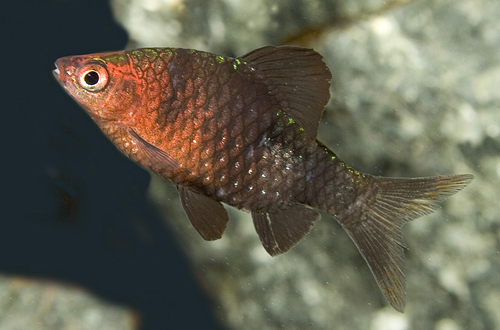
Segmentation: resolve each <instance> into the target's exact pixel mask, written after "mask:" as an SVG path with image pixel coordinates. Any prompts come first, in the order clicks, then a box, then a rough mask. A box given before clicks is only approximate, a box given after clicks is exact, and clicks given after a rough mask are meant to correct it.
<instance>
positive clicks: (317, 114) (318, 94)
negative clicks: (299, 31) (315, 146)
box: [240, 46, 332, 139]
mask: <svg viewBox="0 0 500 330" xmlns="http://www.w3.org/2000/svg"><path fill="white" fill-rule="evenodd" d="M240 58H241V59H242V60H244V61H247V62H251V63H252V64H253V65H255V66H256V67H257V68H258V69H259V70H260V71H261V72H263V73H264V74H265V75H266V77H267V78H268V79H269V80H271V81H272V83H273V85H274V86H276V87H277V88H278V90H279V91H280V92H281V94H282V95H283V96H284V98H285V100H286V101H287V102H288V107H287V108H285V109H283V110H284V111H285V112H287V114H288V115H289V116H290V117H292V118H293V119H294V120H295V121H296V122H297V124H299V125H300V126H301V127H302V128H303V129H304V131H305V132H306V133H307V135H309V137H310V138H311V139H316V135H317V132H318V124H319V120H320V119H321V115H322V114H323V109H324V107H325V105H326V103H328V100H329V99H330V80H331V79H332V74H331V73H330V70H329V69H328V67H327V66H326V64H325V63H324V62H323V60H322V56H321V55H320V54H318V53H317V52H315V51H314V50H312V49H308V48H301V47H294V46H278V47H277V46H265V47H262V48H258V49H255V50H253V51H251V52H249V53H247V54H245V55H243V56H241V57H240Z"/></svg>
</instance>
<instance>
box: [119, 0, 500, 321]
mask: <svg viewBox="0 0 500 330" xmlns="http://www.w3.org/2000/svg"><path fill="white" fill-rule="evenodd" d="M407 2H408V1H392V2H389V3H388V4H386V3H385V2H384V1H369V2H364V1H363V2H362V1H327V0H323V1H320V0H318V1H305V0H304V1H296V2H293V3H292V2H290V1H274V2H268V1H252V2H249V1H240V0H226V1H222V0H219V1H201V0H199V1H181V0H177V1H159V0H149V1H134V0H122V1H119V0H114V1H112V6H113V8H114V10H115V14H116V17H117V18H118V20H119V21H120V22H121V24H123V25H124V26H125V28H126V29H127V31H128V32H129V33H130V38H131V46H152V45H154V46H177V47H188V48H196V49H201V50H207V51H213V52H219V53H221V52H222V53H224V54H227V55H239V54H242V53H244V52H246V51H248V50H251V49H253V48H255V47H259V46H262V45H265V44H279V43H282V42H285V41H286V42H292V43H295V44H299V45H302V46H307V47H312V48H314V49H316V50H317V51H319V52H320V53H321V54H322V55H323V56H324V57H325V62H326V63H327V64H328V66H329V67H330V69H331V70H332V73H333V81H332V88H331V93H332V99H331V102H330V103H329V105H328V107H327V109H326V111H325V114H324V117H323V120H322V123H321V125H320V134H319V139H320V140H322V141H323V142H324V143H325V144H327V145H328V146H329V147H330V148H331V149H332V150H334V151H335V152H336V153H338V155H339V156H340V157H341V158H342V159H343V160H345V161H346V162H347V163H348V164H350V165H351V166H353V167H354V168H355V169H357V170H360V171H363V172H367V173H371V174H376V175H384V176H411V177H414V176H432V175H439V174H458V173H472V174H474V175H475V176H476V178H475V180H474V181H473V183H472V184H471V185H470V186H469V187H467V188H466V189H465V190H464V191H463V192H460V193H459V194H457V195H455V196H453V197H451V198H450V199H449V201H447V202H446V203H444V204H443V208H442V209H440V210H438V211H437V212H435V213H434V214H432V215H429V216H426V217H424V218H420V219H418V220H416V221H414V222H412V223H410V224H408V225H407V226H406V227H405V238H406V242H407V244H408V246H409V250H408V251H407V253H406V256H407V263H406V273H407V281H408V283H407V293H408V294H407V308H406V312H405V314H399V313H397V312H396V311H394V310H392V308H391V307H390V306H387V303H386V302H385V300H384V298H383V297H382V294H381V293H380V292H379V290H378V288H377V286H376V284H375V281H374V280H373V278H372V276H371V274H370V272H369V270H368V268H367V267H366V265H365V264H364V261H363V260H362V258H361V256H360V255H359V254H358V252H357V250H356V248H355V247H354V245H353V244H352V243H351V241H350V240H349V238H348V237H347V235H346V234H345V233H344V232H343V231H342V229H341V228H340V226H339V225H338V224H337V223H336V222H335V221H334V219H332V218H331V217H329V216H327V215H324V217H323V219H322V220H321V221H320V222H318V223H317V224H316V227H315V228H314V229H313V231H312V232H311V234H309V235H308V236H307V237H306V238H305V239H304V240H303V241H302V242H300V243H299V245H298V246H297V247H295V248H294V249H293V250H292V251H290V252H288V253H287V254H285V255H282V256H279V257H276V258H271V257H269V256H268V255H267V254H266V252H265V251H264V249H263V248H262V247H261V245H260V242H259V239H258V237H257V234H256V233H255V231H254V229H253V225H252V222H251V219H250V217H249V215H248V214H245V213H243V212H239V211H237V210H233V209H230V218H231V221H230V223H229V224H228V229H227V231H226V233H225V234H224V237H223V238H222V239H221V240H219V241H216V242H205V241H203V240H202V239H201V237H199V236H198V234H197V233H196V231H195V230H194V229H193V228H192V227H191V226H190V224H189V222H188V221H187V218H186V217H185V215H184V214H183V211H182V209H181V208H180V203H179V201H178V198H177V192H176V189H175V188H174V187H173V186H172V185H171V184H165V183H164V182H163V181H162V180H161V179H159V178H154V180H153V181H152V185H151V188H150V193H151V199H152V201H154V202H155V203H156V204H157V205H158V207H159V209H160V211H161V212H162V213H164V214H165V218H166V219H168V225H170V226H171V227H172V228H173V229H174V231H176V232H177V233H178V237H179V244H181V245H183V246H185V248H186V251H187V255H188V256H189V258H190V259H191V261H192V263H193V265H194V269H196V270H198V271H199V273H200V275H201V276H202V277H203V278H204V280H205V281H206V282H207V283H208V284H209V287H210V290H211V291H212V293H213V294H214V296H215V297H216V301H217V308H216V309H217V311H218V313H219V314H220V317H221V319H223V320H224V322H225V324H226V325H227V327H228V328H230V329H250V330H251V329H263V328H264V329H281V328H286V329H332V328H334V329H373V330H379V329H385V330H386V329H395V330H396V329H397V330H402V329H433V328H434V329H440V330H445V329H494V328H500V317H499V316H498V315H499V313H498V306H499V305H500V277H499V276H498V273H499V272H500V222H499V220H498V219H499V218H500V210H499V208H498V205H499V201H500V200H499V196H500V188H499V187H500V179H499V177H500V111H499V109H498V107H499V106H500V93H499V92H498V91H499V90H500V49H499V47H500V46H499V45H500V25H499V24H498V17H500V3H498V2H493V1H487V0H479V1H478V0H459V1H452V0H443V1H439V2H436V1H431V0H422V1H410V2H409V4H406V3H407ZM233 211H234V212H233Z"/></svg>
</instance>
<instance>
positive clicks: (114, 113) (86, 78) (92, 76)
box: [53, 52, 140, 124]
mask: <svg viewBox="0 0 500 330" xmlns="http://www.w3.org/2000/svg"><path fill="white" fill-rule="evenodd" d="M55 66H56V69H55V70H54V71H53V74H54V76H55V78H56V80H57V81H58V82H59V83H60V84H61V86H63V88H64V89H65V90H66V92H67V93H68V94H69V95H70V96H71V97H72V98H73V99H74V100H75V101H76V102H77V103H79V104H80V105H81V106H82V107H83V108H84V109H85V110H86V111H87V112H88V113H89V115H90V116H91V117H92V118H93V119H94V120H95V121H96V122H97V123H98V124H99V123H100V122H102V121H122V122H123V121H126V120H129V119H130V118H131V116H132V114H133V112H134V109H135V108H137V103H138V101H139V99H140V98H139V97H138V95H137V94H138V92H137V89H138V86H137V85H138V83H137V79H136V77H135V75H134V74H133V70H132V69H131V65H130V62H129V59H128V56H127V55H126V54H125V53H124V52H113V53H100V54H90V55H81V56H67V57H62V58H60V59H58V60H57V61H56V62H55Z"/></svg>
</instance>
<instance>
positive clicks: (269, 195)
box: [54, 46, 472, 312]
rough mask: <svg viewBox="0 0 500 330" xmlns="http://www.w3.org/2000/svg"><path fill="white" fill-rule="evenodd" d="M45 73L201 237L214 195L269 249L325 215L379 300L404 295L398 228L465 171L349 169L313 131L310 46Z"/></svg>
mask: <svg viewBox="0 0 500 330" xmlns="http://www.w3.org/2000/svg"><path fill="white" fill-rule="evenodd" d="M55 65H56V68H57V69H56V70H54V76H55V77H56V79H57V80H58V82H59V83H60V84H61V85H62V86H63V87H64V88H65V89H66V91H67V92H68V94H69V95H70V96H72V97H73V98H74V99H75V100H76V101H77V102H78V103H79V104H80V105H82V107H83V108H84V109H85V110H86V111H87V112H88V113H89V115H90V116H91V117H92V119H93V120H94V121H95V122H96V124H97V125H98V126H99V127H100V129H101V130H102V131H103V132H104V134H106V136H107V137H108V138H109V139H110V140H111V141H112V142H113V143H114V144H115V146H116V147H117V148H118V149H119V150H120V151H121V152H123V153H124V154H125V155H126V156H128V157H129V158H130V159H132V160H133V161H135V162H137V163H138V164H140V165H141V166H143V167H144V168H146V169H147V170H149V171H151V172H153V173H156V174H157V175H159V176H161V177H163V178H165V179H167V180H170V181H172V182H174V183H175V184H176V185H177V187H178V190H179V195H180V200H181V203H182V206H183V208H184V211H185V213H186V215H187V217H188V219H189V220H190V222H191V224H192V225H193V227H194V228H195V229H196V230H197V231H198V233H199V234H200V235H201V236H202V237H203V238H204V239H205V240H216V239H219V238H221V236H222V234H223V232H224V230H225V228H226V224H227V221H228V220H229V217H228V214H227V212H226V210H225V208H224V207H223V205H222V204H221V202H224V203H226V204H228V205H232V206H234V207H236V208H238V209H242V210H246V211H249V212H251V214H252V219H253V222H254V226H255V230H256V232H257V234H258V235H259V238H260V240H261V242H262V245H263V247H264V248H265V250H266V251H267V252H268V253H269V254H270V255H272V256H276V255H278V254H282V253H284V252H286V251H288V250H289V249H291V248H292V247H293V246H295V245H296V244H297V243H298V242H299V241H300V240H301V239H302V238H303V237H304V236H305V235H306V234H307V233H308V232H309V231H310V230H311V228H312V227H313V225H314V222H315V221H316V220H318V219H319V218H320V216H319V213H318V212H317V211H316V210H315V209H320V210H324V211H325V212H327V213H328V214H330V215H331V216H332V217H334V218H335V219H336V220H337V221H338V222H339V223H340V224H341V225H342V227H343V228H344V230H345V231H346V232H347V234H348V235H349V237H350V238H351V239H352V240H353V242H354V244H355V245H356V246H357V248H358V250H359V252H360V253H361V255H362V256H363V258H364V259H365V261H366V263H367V264H368V267H369V268H370V270H371V272H372V274H373V276H374V277H375V280H376V281H377V284H378V286H379V288H380V289H381V291H382V293H383V294H384V296H385V297H386V298H387V300H388V301H389V303H390V304H391V305H392V306H393V307H394V308H395V309H396V310H398V311H401V312H402V311H403V310H404V307H405V301H406V292H405V278H404V248H405V243H404V241H403V237H402V231H401V229H402V226H403V225H404V224H405V223H407V222H408V221H410V220H413V219H415V218H417V217H420V216H423V215H425V214H428V213H430V212H432V211H434V210H435V209H436V208H437V207H438V205H437V202H440V201H443V200H444V199H445V198H447V197H448V196H450V195H453V194H455V193H456V192H458V191H460V190H461V189H463V188H464V187H465V186H466V185H467V184H469V183H470V182H471V181H472V175H469V174H462V175H450V176H438V177H427V178H385V177H375V176H371V175H369V174H363V173H359V172H357V171H356V170H354V169H353V168H351V167H349V166H347V165H346V164H345V163H344V162H343V161H342V160H340V159H339V158H338V157H337V155H335V153H334V152H333V151H331V150H330V149H328V148H327V147H326V146H325V145H323V144H322V143H321V142H320V141H318V140H316V135H317V129H318V123H319V120H320V119H321V116H322V113H323V109H324V106H325V105H326V103H327V102H328V99H329V97H330V93H329V87H330V80H331V73H330V71H329V69H328V67H327V66H326V65H325V63H324V62H323V61H322V57H321V55H319V54H318V53H316V52H315V51H313V50H311V49H305V48H300V47H293V46H282V47H274V46H266V47H262V48H259V49H256V50H253V51H251V52H249V53H247V54H245V55H243V56H240V57H238V58H229V57H224V56H220V55H216V54H211V53H207V52H200V51H196V50H191V49H180V48H154V49H153V48H145V49H136V50H130V51H121V52H111V53H102V54H90V55H82V56H70V57H65V58H61V59H59V60H57V61H56V63H55Z"/></svg>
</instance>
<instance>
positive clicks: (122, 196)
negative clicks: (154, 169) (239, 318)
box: [0, 0, 220, 329]
mask: <svg viewBox="0 0 500 330" xmlns="http://www.w3.org/2000/svg"><path fill="white" fill-rule="evenodd" d="M2 12H3V13H2V16H5V17H2V25H3V27H2V29H3V30H4V31H6V32H7V33H6V35H7V39H6V41H7V42H6V44H4V47H5V46H6V50H3V51H2V63H3V70H2V71H3V72H2V76H3V78H4V79H3V80H4V81H3V82H4V87H3V92H2V94H3V95H4V97H3V100H7V102H5V101H4V102H2V103H3V104H2V112H3V113H4V115H6V116H5V117H4V119H3V121H4V125H3V126H4V128H6V130H5V129H4V132H3V134H2V136H3V139H2V140H3V156H2V159H3V160H4V161H3V164H4V166H3V168H4V173H3V174H4V175H3V178H4V179H3V189H4V196H5V195H7V196H8V197H3V198H4V200H3V202H2V205H5V204H6V206H7V212H4V216H3V217H2V221H1V222H0V273H3V274H16V275H23V276H29V277H32V278H35V279H37V278H49V279H55V280H61V281H64V282H69V283H74V284H77V285H79V286H82V287H84V288H85V289H88V290H89V291H91V292H92V293H94V294H96V295H97V296H99V297H101V298H104V299H106V300H109V301H112V302H115V303H118V304H121V305H124V306H129V307H133V308H134V309H136V310H138V311H139V313H140V315H141V318H142V320H143V322H142V325H141V328H142V329H167V328H171V329H181V328H182V329H190V328H203V329H220V326H219V325H218V323H217V321H216V320H215V319H214V316H212V313H211V307H210V305H209V300H208V298H207V297H206V296H205V293H204V292H202V291H201V289H200V287H199V284H198V283H197V282H196V281H195V279H194V277H193V275H192V273H191V270H190V268H189V267H188V264H187V262H186V261H185V259H184V256H183V255H182V253H181V251H180V250H179V248H178V246H177V245H176V243H175V242H174V240H173V238H172V236H171V235H170V233H169V232H167V229H166V228H165V226H164V225H163V224H162V223H161V220H160V218H159V216H158V215H157V214H156V213H155V211H154V210H153V208H152V207H151V206H150V205H148V203H147V200H146V188H147V185H148V182H149V174H148V173H147V172H145V171H143V170H141V169H140V168H138V167H137V166H136V165H135V164H133V163H131V162H124V161H123V156H121V155H120V154H119V153H118V151H116V149H115V148H114V147H113V146H112V145H111V144H110V142H109V141H108V140H107V139H106V138H105V137H104V136H103V135H102V134H101V133H100V132H99V131H98V130H97V129H96V128H95V126H94V124H93V123H92V122H91V120H90V118H88V117H87V115H86V114H85V113H84V112H83V111H82V110H81V109H80V108H79V107H78V106H77V105H76V104H75V103H74V102H73V101H72V100H71V99H70V98H69V97H68V96H67V95H66V94H65V92H64V91H63V90H62V89H61V88H60V86H58V84H57V83H56V82H55V80H54V79H53V77H52V73H51V71H52V70H53V68H54V66H53V62H54V61H55V59H56V58H58V57H61V56H65V55H72V54H80V53H89V52H97V51H103V50H116V49H122V48H124V46H125V44H126V40H127V36H126V34H125V32H124V31H123V30H122V29H121V28H120V27H118V26H117V25H115V24H114V23H113V20H112V18H111V12H110V10H109V6H108V3H107V2H106V1H101V0H99V1H97V0H96V1H83V2H82V1H62V0H60V1H56V0H52V1H34V0H33V1H24V2H9V4H8V8H7V9H3V10H2ZM5 95H6V96H5ZM5 198H7V199H6V200H5ZM0 313H2V311H0Z"/></svg>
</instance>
